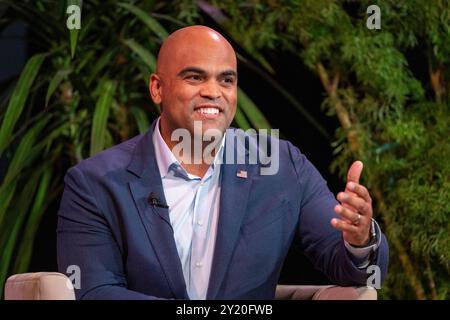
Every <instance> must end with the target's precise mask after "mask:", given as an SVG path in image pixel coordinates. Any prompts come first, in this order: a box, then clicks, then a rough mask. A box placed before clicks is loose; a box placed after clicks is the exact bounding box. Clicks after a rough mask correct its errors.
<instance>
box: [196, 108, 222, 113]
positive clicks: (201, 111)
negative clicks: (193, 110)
mask: <svg viewBox="0 0 450 320" xmlns="http://www.w3.org/2000/svg"><path fill="white" fill-rule="evenodd" d="M197 111H198V112H200V113H203V114H218V113H219V109H216V108H200V109H198V110H197Z"/></svg>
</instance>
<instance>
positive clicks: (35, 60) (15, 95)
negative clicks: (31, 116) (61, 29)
mask: <svg viewBox="0 0 450 320" xmlns="http://www.w3.org/2000/svg"><path fill="white" fill-rule="evenodd" d="M44 57H45V54H37V55H35V56H33V57H32V58H31V59H30V60H28V62H27V64H26V65H25V68H24V69H23V71H22V73H21V74H20V78H19V81H18V82H17V85H16V87H15V88H14V91H13V92H12V94H11V98H10V100H9V103H8V106H7V109H6V113H5V116H4V118H3V122H2V126H1V128H0V155H2V154H3V151H5V149H6V148H7V147H8V145H9V143H10V142H11V135H12V132H13V130H14V126H15V124H16V122H17V120H18V119H19V117H20V115H21V113H22V110H23V108H24V106H25V102H26V100H27V97H28V95H29V90H30V87H31V84H32V83H33V81H34V78H35V77H36V75H37V74H38V71H39V68H40V67H41V65H42V62H43V61H44Z"/></svg>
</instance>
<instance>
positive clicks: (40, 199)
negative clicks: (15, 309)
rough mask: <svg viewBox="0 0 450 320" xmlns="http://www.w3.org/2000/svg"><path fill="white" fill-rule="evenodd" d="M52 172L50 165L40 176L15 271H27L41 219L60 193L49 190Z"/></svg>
mask: <svg viewBox="0 0 450 320" xmlns="http://www.w3.org/2000/svg"><path fill="white" fill-rule="evenodd" d="M52 173H53V172H52V167H51V166H48V167H46V168H45V169H44V173H43V174H42V176H41V178H40V182H39V186H38V188H37V192H36V197H35V199H34V202H33V206H32V208H31V211H30V215H29V216H28V219H27V222H26V223H25V230H24V232H23V236H22V238H21V239H20V246H19V250H18V252H17V258H16V262H15V267H14V273H23V272H26V271H27V268H28V265H29V263H30V259H31V255H32V250H33V244H34V243H33V239H34V236H35V234H36V231H37V229H38V226H39V222H40V221H41V218H42V215H43V214H44V212H45V209H46V208H47V207H48V205H49V203H51V202H52V201H51V200H52V199H51V198H55V197H56V195H57V194H58V193H57V192H55V190H52V192H50V193H49V192H48V189H49V184H50V179H51V177H52Z"/></svg>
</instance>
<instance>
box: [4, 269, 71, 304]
mask: <svg viewBox="0 0 450 320" xmlns="http://www.w3.org/2000/svg"><path fill="white" fill-rule="evenodd" d="M5 300H75V293H74V289H73V285H72V282H71V281H70V280H69V278H67V277H66V276H65V275H64V274H62V273H58V272H36V273H20V274H15V275H12V276H10V277H9V278H8V280H6V284H5Z"/></svg>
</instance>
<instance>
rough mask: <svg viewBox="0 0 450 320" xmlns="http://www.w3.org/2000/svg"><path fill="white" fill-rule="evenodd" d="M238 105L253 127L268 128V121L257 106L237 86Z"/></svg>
mask: <svg viewBox="0 0 450 320" xmlns="http://www.w3.org/2000/svg"><path fill="white" fill-rule="evenodd" d="M238 106H239V107H240V108H241V110H242V112H243V113H244V114H245V115H246V116H247V118H248V119H249V120H250V123H251V124H252V125H253V127H254V128H255V129H270V128H271V126H270V123H269V121H267V119H266V117H264V115H263V114H262V113H261V111H259V109H258V107H257V106H256V105H255V104H254V103H253V101H252V100H251V99H250V98H249V97H248V96H247V95H246V94H245V92H244V91H242V89H241V88H238Z"/></svg>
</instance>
